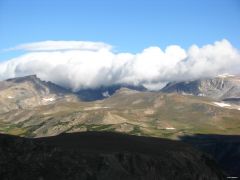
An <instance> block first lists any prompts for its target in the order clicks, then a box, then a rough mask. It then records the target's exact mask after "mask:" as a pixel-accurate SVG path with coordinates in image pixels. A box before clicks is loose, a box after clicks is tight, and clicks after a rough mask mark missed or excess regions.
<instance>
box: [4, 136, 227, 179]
mask: <svg viewBox="0 0 240 180" xmlns="http://www.w3.org/2000/svg"><path fill="white" fill-rule="evenodd" d="M0 179H25V180H27V179H31V180H32V179H81V180H107V179H109V180H110V179H111V180H112V179H114V180H120V179H124V180H130V179H131V180H137V179H141V180H144V179H147V180H152V179H154V180H162V179H164V180H165V179H166V180H168V179H184V180H187V179H189V180H190V179H191V180H192V179H196V180H197V179H199V180H200V179H209V180H210V179H211V180H214V179H216V180H217V179H225V174H224V173H223V172H222V170H221V169H219V167H218V166H217V165H216V163H215V161H214V160H212V159H211V158H210V157H209V156H208V155H206V154H205V153H202V152H200V151H198V150H196V149H194V148H192V147H191V146H190V145H188V144H186V143H183V142H180V141H173V140H166V139H161V138H150V137H139V136H130V135H124V134H119V133H111V132H84V133H72V134H62V135H58V136H53V137H46V138H37V139H30V138H22V137H16V136H10V135H3V134H1V135H0Z"/></svg>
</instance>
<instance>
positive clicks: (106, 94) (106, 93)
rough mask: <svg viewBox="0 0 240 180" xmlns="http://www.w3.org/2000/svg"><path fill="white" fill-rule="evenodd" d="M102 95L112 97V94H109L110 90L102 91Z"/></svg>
mask: <svg viewBox="0 0 240 180" xmlns="http://www.w3.org/2000/svg"><path fill="white" fill-rule="evenodd" d="M102 96H103V97H110V94H109V92H108V91H105V92H103V93H102Z"/></svg>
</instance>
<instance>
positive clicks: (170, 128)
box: [165, 127, 176, 130]
mask: <svg viewBox="0 0 240 180" xmlns="http://www.w3.org/2000/svg"><path fill="white" fill-rule="evenodd" d="M165 129H166V130H174V129H176V128H174V127H166V128H165Z"/></svg>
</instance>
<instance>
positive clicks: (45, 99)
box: [42, 97, 55, 102]
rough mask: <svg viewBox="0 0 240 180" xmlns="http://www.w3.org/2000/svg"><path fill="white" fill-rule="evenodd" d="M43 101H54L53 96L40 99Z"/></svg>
mask: <svg viewBox="0 0 240 180" xmlns="http://www.w3.org/2000/svg"><path fill="white" fill-rule="evenodd" d="M42 100H43V101H44V102H52V101H55V98H53V97H51V98H43V99H42Z"/></svg>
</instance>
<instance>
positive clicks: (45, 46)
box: [6, 41, 112, 51]
mask: <svg viewBox="0 0 240 180" xmlns="http://www.w3.org/2000/svg"><path fill="white" fill-rule="evenodd" d="M111 48H112V46H110V45H109V44H106V43H102V42H91V41H41V42H35V43H26V44H21V45H18V46H16V47H13V48H9V49H6V50H7V51H13V50H25V51H56V50H58V51H59V50H63V51H64V50H65V51H66V50H89V51H98V50H100V49H108V50H111Z"/></svg>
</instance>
